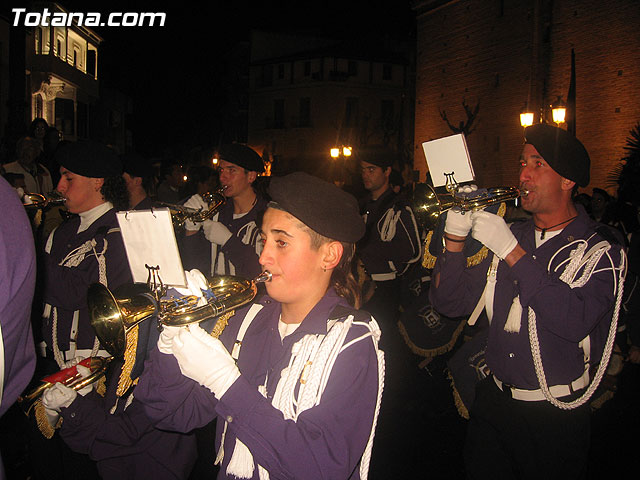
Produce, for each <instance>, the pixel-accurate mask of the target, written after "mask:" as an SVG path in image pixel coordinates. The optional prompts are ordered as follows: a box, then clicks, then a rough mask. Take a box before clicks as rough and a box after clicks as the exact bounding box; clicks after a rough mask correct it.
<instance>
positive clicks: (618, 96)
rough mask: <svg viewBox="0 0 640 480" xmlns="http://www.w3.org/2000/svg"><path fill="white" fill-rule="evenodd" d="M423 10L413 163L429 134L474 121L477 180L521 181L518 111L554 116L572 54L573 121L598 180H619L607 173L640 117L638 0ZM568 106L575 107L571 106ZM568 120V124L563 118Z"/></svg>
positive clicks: (418, 161) (516, 0) (504, 2)
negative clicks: (472, 114) (472, 113)
mask: <svg viewBox="0 0 640 480" xmlns="http://www.w3.org/2000/svg"><path fill="white" fill-rule="evenodd" d="M414 9H415V12H416V18H417V53H416V74H417V75H416V117H415V144H414V153H415V157H414V158H415V162H414V167H415V169H416V170H419V171H420V179H421V181H424V180H425V174H426V171H427V165H426V160H425V157H424V153H423V151H422V145H421V144H422V142H424V141H427V140H431V139H435V138H439V137H443V136H446V135H451V134H452V133H453V131H452V129H451V128H450V126H449V125H448V124H447V122H445V121H444V120H443V116H442V114H441V113H442V112H444V113H446V116H447V119H448V120H449V123H450V124H451V125H453V126H454V127H455V126H457V125H459V124H460V123H463V124H466V123H468V119H469V115H468V114H467V112H465V110H464V108H463V107H462V102H463V101H464V102H465V104H466V105H468V106H469V107H470V108H469V110H474V107H477V109H478V110H477V115H476V116H475V117H474V119H473V123H472V125H470V128H469V130H470V133H469V134H468V136H467V143H468V146H469V151H470V155H471V160H472V162H473V165H474V169H475V173H476V177H477V183H478V184H479V185H481V186H485V187H489V186H498V185H517V182H518V169H519V164H518V156H519V154H520V151H521V148H522V140H523V136H522V127H521V125H520V122H519V114H520V112H521V111H522V110H523V109H524V107H525V104H526V106H527V107H528V109H529V110H531V111H533V112H534V113H535V114H536V116H535V121H536V122H537V121H540V116H541V113H542V115H543V116H544V117H545V120H546V121H548V122H551V121H552V120H551V114H550V111H549V110H550V109H549V105H550V104H551V103H553V102H554V100H556V99H557V97H558V96H561V97H562V99H563V100H564V101H565V102H566V101H567V100H568V91H569V84H570V81H571V53H572V50H573V52H574V53H575V85H576V89H575V91H576V97H575V98H576V107H575V119H576V122H575V129H576V136H577V137H578V138H579V139H580V140H581V141H582V142H583V143H584V145H585V147H586V148H587V150H588V151H589V154H590V156H591V184H590V185H589V187H588V188H587V191H588V193H590V191H591V190H590V189H591V188H592V187H601V188H608V190H609V191H610V192H611V193H614V192H615V188H614V187H612V186H611V185H610V181H609V180H608V176H609V175H610V173H611V172H612V171H613V170H614V168H615V167H616V165H618V164H619V162H620V159H621V158H622V157H624V155H625V151H624V146H625V144H626V139H627V137H628V136H629V131H630V130H631V129H632V128H633V127H634V125H636V123H637V122H638V121H640V103H639V102H637V101H636V99H635V96H636V94H637V92H638V91H639V89H640V32H639V30H638V25H640V8H638V3H637V1H635V0H611V1H609V2H604V3H603V2H599V1H596V0H453V1H444V0H431V1H419V2H416V4H415V6H414ZM567 113H568V114H571V112H570V111H568V112H567ZM560 126H562V127H563V128H566V125H565V124H560Z"/></svg>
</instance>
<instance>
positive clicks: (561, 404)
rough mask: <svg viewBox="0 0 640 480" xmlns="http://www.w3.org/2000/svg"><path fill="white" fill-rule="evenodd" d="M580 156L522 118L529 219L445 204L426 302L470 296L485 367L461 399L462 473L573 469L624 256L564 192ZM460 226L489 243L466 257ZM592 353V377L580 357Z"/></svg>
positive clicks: (554, 473)
mask: <svg viewBox="0 0 640 480" xmlns="http://www.w3.org/2000/svg"><path fill="white" fill-rule="evenodd" d="M589 166H590V160H589V156H588V154H587V151H586V150H585V148H584V147H583V145H582V144H581V143H580V142H579V141H578V140H577V139H576V138H575V137H573V136H572V135H570V134H569V133H568V132H566V131H564V130H562V129H560V128H557V127H552V126H550V125H546V124H539V125H535V126H532V127H528V128H527V129H526V130H525V145H524V149H523V151H522V155H521V156H520V186H521V190H526V191H527V192H528V193H527V195H525V196H523V198H522V206H523V208H524V209H525V210H526V211H528V212H530V213H531V214H532V219H531V220H528V221H525V222H520V223H517V224H513V225H511V226H509V225H507V224H506V223H505V221H504V220H503V219H502V218H501V217H499V216H497V215H494V214H491V213H488V212H486V211H477V212H473V213H469V212H467V213H460V212H456V211H450V212H448V214H447V220H446V224H445V234H444V238H445V251H444V253H443V254H442V255H441V256H440V257H439V258H438V260H437V263H436V266H435V270H434V275H433V283H432V285H431V292H430V296H431V300H432V303H433V305H434V306H435V308H437V309H438V311H440V312H442V313H443V314H445V315H449V316H452V317H453V316H460V315H467V314H469V313H470V312H471V311H472V310H474V307H475V306H476V305H477V304H478V307H482V306H484V307H485V308H486V311H487V317H488V318H489V322H490V327H489V337H488V343H487V347H486V363H487V365H488V367H489V368H490V370H491V372H492V376H489V377H487V378H486V379H484V380H483V381H481V382H480V383H479V384H478V385H477V387H476V395H475V400H474V403H473V405H472V407H471V418H470V422H469V429H468V433H467V442H466V446H465V463H466V468H467V475H468V477H469V478H489V477H491V478H534V477H535V478H581V477H582V476H583V475H584V473H585V468H586V461H587V454H588V451H589V422H590V418H589V415H590V411H589V405H588V404H587V403H586V402H587V401H588V399H589V396H590V395H591V393H592V392H593V390H595V388H596V387H597V384H598V382H599V377H600V378H601V375H602V374H603V373H604V369H606V364H607V363H608V360H609V358H608V355H609V354H610V351H611V344H612V340H613V335H615V324H616V322H617V310H618V308H619V302H620V300H621V293H622V292H621V290H622V282H623V279H624V272H625V268H626V265H625V254H624V251H623V248H622V247H621V245H620V244H619V242H618V240H617V237H616V236H615V234H614V233H612V231H611V230H609V229H608V228H607V227H605V226H604V225H601V224H598V223H597V222H595V221H593V220H591V219H590V218H589V217H588V215H587V214H586V212H585V211H584V209H583V208H582V207H581V206H577V205H574V203H573V201H572V192H574V190H575V189H576V185H579V186H582V187H585V186H586V185H587V184H588V183H589ZM469 233H471V236H472V237H473V238H475V239H476V240H478V241H480V242H481V243H483V244H484V245H485V246H486V247H487V248H488V249H489V250H491V251H492V252H493V253H494V255H488V256H487V258H486V259H485V260H484V261H483V262H482V263H481V264H479V265H477V266H473V267H469V268H467V267H466V264H465V257H464V254H463V253H462V249H463V246H464V241H465V238H466V237H467V235H468V234H469ZM478 299H480V303H479V301H478ZM612 318H613V319H612ZM599 363H600V365H599ZM598 365H599V368H598V370H597V372H596V373H595V380H592V378H593V377H590V367H591V366H593V367H597V366H598Z"/></svg>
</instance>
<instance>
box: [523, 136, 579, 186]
mask: <svg viewBox="0 0 640 480" xmlns="http://www.w3.org/2000/svg"><path fill="white" fill-rule="evenodd" d="M524 137H525V143H528V144H531V145H533V146H534V147H535V149H536V150H537V151H538V153H539V154H540V155H542V158H544V159H545V161H546V162H547V163H548V164H549V165H550V166H551V168H553V169H554V170H555V171H556V172H557V173H558V174H559V175H561V176H562V177H564V178H567V179H569V180H571V181H573V182H576V183H577V184H578V185H579V186H581V187H586V186H587V185H588V184H589V169H590V167H591V160H590V159H589V154H588V153H587V150H586V149H585V148H584V146H583V145H582V143H580V141H579V140H578V139H577V138H576V137H574V136H573V135H572V134H570V133H569V132H567V131H566V130H563V129H562V128H558V127H554V126H551V125H549V124H546V123H539V124H536V125H532V126H530V127H527V128H525V130H524Z"/></svg>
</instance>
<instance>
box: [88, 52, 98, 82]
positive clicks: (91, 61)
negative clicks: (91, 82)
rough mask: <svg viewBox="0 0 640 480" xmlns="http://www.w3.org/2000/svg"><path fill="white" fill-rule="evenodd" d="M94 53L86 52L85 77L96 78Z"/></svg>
mask: <svg viewBox="0 0 640 480" xmlns="http://www.w3.org/2000/svg"><path fill="white" fill-rule="evenodd" d="M96 53H97V52H96V51H95V50H87V75H91V76H92V77H93V78H96Z"/></svg>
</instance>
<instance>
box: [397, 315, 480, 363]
mask: <svg viewBox="0 0 640 480" xmlns="http://www.w3.org/2000/svg"><path fill="white" fill-rule="evenodd" d="M466 324H467V319H466V318H465V319H464V320H461V321H460V323H459V324H458V326H457V327H456V329H455V331H454V332H453V335H452V336H451V340H449V342H447V343H445V344H444V345H440V346H439V347H437V348H432V349H430V350H427V349H426V348H420V347H418V346H417V345H416V344H415V343H413V342H412V341H411V339H410V338H409V333H408V332H407V330H406V328H405V327H404V324H403V323H402V321H401V320H398V330H399V331H400V335H402V338H403V339H404V342H405V343H406V344H407V346H408V347H409V350H411V351H412V352H413V353H415V354H416V355H420V356H422V357H427V358H433V357H436V356H438V355H442V354H443V353H447V352H448V351H449V350H451V349H452V348H453V346H454V345H455V344H456V341H457V340H458V337H459V336H460V333H461V332H462V330H463V329H464V326H465V325H466Z"/></svg>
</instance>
